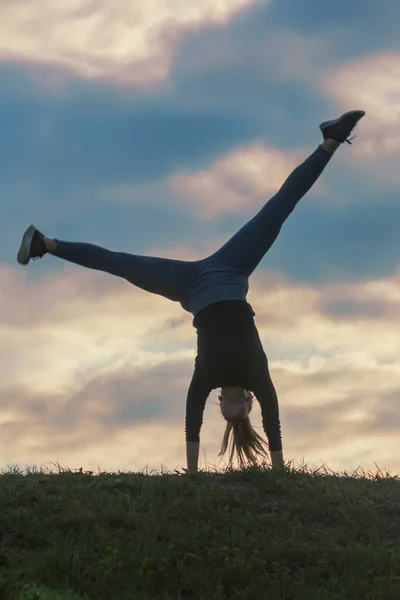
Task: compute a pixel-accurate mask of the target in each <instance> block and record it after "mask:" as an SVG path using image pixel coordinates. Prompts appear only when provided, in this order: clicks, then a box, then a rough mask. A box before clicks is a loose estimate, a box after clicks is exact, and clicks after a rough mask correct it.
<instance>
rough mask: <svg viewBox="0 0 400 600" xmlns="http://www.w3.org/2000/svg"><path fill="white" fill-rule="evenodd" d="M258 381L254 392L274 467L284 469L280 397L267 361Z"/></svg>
mask: <svg viewBox="0 0 400 600" xmlns="http://www.w3.org/2000/svg"><path fill="white" fill-rule="evenodd" d="M257 379H258V381H257V384H256V386H255V389H254V390H253V392H254V395H255V396H256V398H257V400H258V401H259V403H260V406H261V416H262V423H263V428H264V431H265V434H266V436H267V439H268V446H269V452H270V455H271V462H272V466H273V467H283V465H284V461H283V451H282V434H281V423H280V419H279V405H278V396H277V394H276V390H275V387H274V384H273V383H272V379H271V376H270V374H269V369H268V361H267V360H266V363H265V366H264V367H263V369H262V373H260V376H259V377H258V378H257Z"/></svg>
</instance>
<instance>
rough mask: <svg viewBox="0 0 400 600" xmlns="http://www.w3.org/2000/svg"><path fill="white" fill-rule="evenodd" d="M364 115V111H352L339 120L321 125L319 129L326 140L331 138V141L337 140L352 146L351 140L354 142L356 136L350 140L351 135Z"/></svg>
mask: <svg viewBox="0 0 400 600" xmlns="http://www.w3.org/2000/svg"><path fill="white" fill-rule="evenodd" d="M364 115H365V111H364V110H351V111H350V112H347V113H344V114H343V115H342V116H341V117H339V118H338V119H333V121H325V122H324V123H321V125H320V126H319V128H320V130H321V131H322V135H323V136H324V140H326V139H328V138H329V139H331V140H336V141H337V142H340V143H341V144H343V143H344V142H347V143H348V144H351V140H353V139H354V137H355V136H354V137H352V138H351V139H349V135H350V134H351V132H352V131H353V129H354V127H355V126H356V125H357V123H358V121H359V120H360V119H362V117H363V116H364Z"/></svg>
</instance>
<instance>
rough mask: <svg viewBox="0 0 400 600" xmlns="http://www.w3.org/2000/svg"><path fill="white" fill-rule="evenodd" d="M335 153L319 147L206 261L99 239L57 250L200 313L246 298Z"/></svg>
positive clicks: (65, 244)
mask: <svg viewBox="0 0 400 600" xmlns="http://www.w3.org/2000/svg"><path fill="white" fill-rule="evenodd" d="M331 157H332V155H331V154H330V153H328V152H326V151H325V150H323V149H322V148H321V147H320V146H319V147H318V148H317V149H316V150H315V152H313V154H311V155H310V156H309V157H308V158H307V159H306V160H305V161H304V162H303V163H302V164H301V165H300V166H298V167H297V168H296V169H295V170H294V171H293V172H292V173H291V175H290V176H289V177H288V179H287V180H286V181H285V183H284V184H283V186H282V187H281V189H280V190H279V191H278V192H277V193H276V194H275V196H273V197H272V198H271V199H270V200H269V201H268V202H267V203H266V204H265V205H264V206H263V208H262V209H261V210H260V211H259V212H258V213H257V214H256V215H255V216H254V217H253V218H252V219H251V220H250V221H248V223H246V224H245V225H244V226H243V227H242V228H241V229H240V230H239V231H238V232H237V233H236V234H235V235H234V236H233V237H232V238H231V239H230V240H228V242H226V244H224V245H223V246H222V247H221V248H220V249H219V250H218V251H217V252H215V253H214V254H212V255H211V256H208V257H207V258H204V259H202V260H198V261H183V260H172V259H168V258H157V257H152V256H140V255H136V254H127V253H124V252H113V251H111V250H107V249H105V248H101V247H99V246H95V245H93V244H85V243H75V242H63V241H59V242H58V246H57V250H56V251H55V252H54V255H55V256H58V257H59V258H62V259H64V260H68V261H69V262H72V263H75V264H77V265H81V266H83V267H87V268H89V269H95V270H97V271H105V272H106V273H110V274H112V275H117V276H118V277H122V278H123V279H126V280H127V281H128V282H129V283H132V284H133V285H135V286H137V287H139V288H141V289H143V290H146V291H148V292H151V293H153V294H158V295H160V296H164V297H165V298H168V299H169V300H173V301H175V302H180V303H181V305H182V307H183V308H184V309H185V310H187V311H188V312H191V313H192V314H193V315H194V316H195V315H196V314H197V313H198V312H199V311H200V310H202V309H203V308H205V307H206V306H208V305H209V304H213V303H215V302H219V301H221V300H246V296H247V292H248V289H249V277H250V275H251V274H252V273H253V271H254V269H255V268H256V267H257V265H258V264H259V263H260V261H261V260H262V258H263V257H264V256H265V254H266V253H267V252H268V250H269V249H270V248H271V246H272V244H273V243H274V241H275V240H276V238H277V237H278V234H279V232H280V230H281V228H282V225H283V224H284V222H285V221H286V219H287V218H288V216H289V215H290V213H291V212H292V211H293V209H294V208H295V206H296V204H297V203H298V202H299V200H301V198H302V197H303V196H304V195H305V194H306V193H307V192H308V190H309V189H310V188H311V187H312V185H313V184H314V183H315V182H316V180H317V179H318V177H319V176H320V174H321V173H322V171H323V170H324V168H325V167H326V165H327V164H328V162H329V160H330V158H331ZM216 201H218V199H216Z"/></svg>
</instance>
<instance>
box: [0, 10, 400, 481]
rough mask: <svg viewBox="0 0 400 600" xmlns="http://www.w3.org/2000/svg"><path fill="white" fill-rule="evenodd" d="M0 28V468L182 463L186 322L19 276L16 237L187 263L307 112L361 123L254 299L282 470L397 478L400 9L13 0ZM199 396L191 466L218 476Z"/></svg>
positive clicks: (1, 13)
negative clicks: (292, 467)
mask: <svg viewBox="0 0 400 600" xmlns="http://www.w3.org/2000/svg"><path fill="white" fill-rule="evenodd" d="M0 17H1V18H0V179H1V199H0V220H1V224H2V238H1V245H0V358H1V360H0V406H1V411H0V467H3V468H5V467H6V466H7V465H19V466H20V467H21V468H24V467H25V466H26V465H36V466H43V465H49V464H50V463H51V462H52V461H58V462H59V463H60V464H61V465H63V466H65V467H69V468H71V469H74V468H79V467H83V469H85V470H86V469H92V470H96V469H97V468H98V467H99V468H100V469H101V470H107V471H116V470H118V469H120V470H132V471H135V470H142V469H143V468H145V467H147V468H149V469H159V468H160V465H163V466H165V467H166V468H167V469H170V470H173V469H175V468H176V467H184V466H186V465H185V442H184V416H185V414H184V413H185V402H186V391H187V387H188V385H189V382H190V378H191V373H192V368H193V360H194V356H195V350H196V333H195V330H194V329H193V327H192V317H191V315H190V314H189V313H186V312H184V311H183V310H182V308H181V307H180V305H179V304H176V303H172V302H170V301H168V300H165V299H163V298H161V297H157V296H152V295H150V294H148V293H146V292H144V291H141V290H138V289H136V288H134V287H133V286H131V285H129V284H128V283H127V282H125V281H123V280H118V279H117V278H113V277H112V276H110V275H106V274H102V273H96V272H94V271H89V270H85V269H83V268H80V267H77V266H73V265H70V264H67V263H63V262H62V261H61V260H59V259H57V258H54V257H51V256H46V257H44V258H43V259H42V260H39V261H37V262H35V263H33V264H32V263H31V264H29V265H28V267H26V268H24V267H21V266H20V265H18V264H17V262H16V253H17V250H18V246H19V243H20V238H21V235H22V233H23V231H24V230H25V229H26V227H27V226H28V225H30V224H31V223H34V224H35V225H36V226H37V227H38V228H39V229H41V230H42V231H43V232H44V233H45V235H47V236H48V237H55V238H58V239H63V240H70V241H86V242H91V243H95V244H98V245H102V246H105V247H107V248H110V249H114V250H120V251H125V252H132V253H137V254H150V255H154V256H165V257H170V258H180V259H188V260H190V259H197V258H202V257H204V256H206V255H208V254H210V253H211V252H213V251H214V250H216V249H217V248H218V247H219V246H220V245H221V244H222V243H223V242H225V241H226V240H227V239H228V238H229V237H230V236H231V235H232V234H233V233H234V232H235V231H236V229H238V228H239V227H240V226H241V225H242V224H244V223H245V222H246V220H248V219H249V218H250V217H252V216H253V215H254V214H255V212H257V211H258V210H259V208H260V207H261V206H262V205H263V203H264V202H266V200H267V199H268V198H269V197H270V196H271V195H273V193H274V192H275V191H276V190H277V189H278V188H279V187H280V185H281V184H282V183H283V181H284V179H285V177H286V176H287V175H288V174H289V173H290V171H291V169H292V168H293V167H295V166H296V165H297V164H298V163H299V162H300V161H302V160H303V159H304V158H306V157H307V156H308V154H310V153H311V152H312V151H313V150H314V149H315V147H316V146H317V145H318V144H319V143H320V139H321V138H320V132H319V130H318V125H319V123H320V122H321V121H324V120H327V119H331V118H335V117H336V116H338V115H339V114H341V113H342V112H344V111H347V110H351V109H364V110H365V111H366V112H367V115H366V117H365V118H364V119H363V120H362V121H361V123H360V125H359V127H358V128H357V131H356V133H357V135H358V137H357V138H356V139H355V140H354V142H353V145H352V146H348V145H347V144H346V145H344V146H343V147H341V148H340V149H339V151H338V152H337V154H336V155H335V157H334V158H333V160H332V161H331V163H330V164H329V165H328V167H327V169H326V171H325V172H324V174H323V176H322V177H321V179H320V180H319V181H318V183H317V185H316V186H315V187H314V188H313V190H312V192H311V193H310V194H309V195H308V196H307V197H306V198H305V199H304V200H303V201H302V203H301V205H299V207H298V208H297V209H296V211H295V212H294V213H293V215H292V216H291V217H290V219H289V220H288V221H287V223H286V225H285V227H284V229H283V231H282V233H281V235H280V237H279V240H278V241H277V242H276V244H275V245H274V246H273V248H272V250H271V251H270V252H269V253H268V255H267V256H266V257H265V259H264V260H263V262H262V263H261V265H260V266H259V268H258V269H257V271H256V273H255V274H254V275H253V277H252V279H251V280H250V293H249V296H248V300H249V302H250V303H251V304H252V306H253V308H254V310H255V312H256V315H257V317H256V323H257V325H258V327H259V331H260V335H261V338H262V341H263V344H264V347H265V351H266V353H267V355H268V358H269V361H270V369H271V375H272V378H273V380H274V382H275V385H276V388H277V391H278V396H279V402H280V410H281V421H282V432H283V443H284V454H285V457H286V458H287V459H293V460H294V461H295V463H301V462H303V461H305V462H307V463H309V464H311V465H316V466H318V465H320V464H322V463H325V464H327V465H328V466H329V467H331V468H332V469H334V470H353V469H356V468H357V467H358V466H361V467H363V468H364V469H366V470H369V469H372V470H373V469H374V468H375V467H374V463H376V464H377V465H378V466H380V467H385V468H388V469H389V470H391V471H392V472H397V471H400V441H399V440H400V435H399V432H400V329H399V317H400V194H399V191H400V163H399V159H400V37H399V23H400V3H399V2H394V1H393V0H381V1H380V3H377V2H376V0H352V1H351V2H349V1H348V0H346V1H345V0H336V2H321V0H303V1H302V2H299V1H298V0H270V1H265V0H264V1H257V0H146V1H143V2H140V3H138V2H130V3H129V2H126V0H86V1H85V0H35V2H29V1H28V0H13V1H8V2H2V3H1V6H0ZM216 400H217V396H216V393H215V392H214V393H213V394H212V395H211V396H210V399H209V401H208V403H207V407H206V411H205V415H204V425H203V428H202V432H201V442H202V444H201V454H200V456H201V464H200V466H201V467H203V466H204V465H205V462H207V463H209V464H212V465H218V466H220V467H222V466H223V465H224V464H225V463H224V461H220V459H217V453H218V448H219V444H220V442H221V438H222V434H223V431H224V427H225V423H224V420H223V418H222V417H221V415H220V412H219V409H218V406H217V405H216ZM252 421H253V424H254V425H255V426H257V427H261V420H260V410H259V407H258V404H257V405H256V406H255V408H254V411H253V413H252Z"/></svg>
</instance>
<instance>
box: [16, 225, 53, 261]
mask: <svg viewBox="0 0 400 600" xmlns="http://www.w3.org/2000/svg"><path fill="white" fill-rule="evenodd" d="M46 252H47V250H46V244H45V242H44V235H43V233H41V232H40V231H39V230H38V229H36V227H35V226H34V225H30V226H29V227H28V229H27V230H26V231H25V233H24V235H23V237H22V242H21V246H20V248H19V250H18V254H17V261H18V262H19V264H20V265H27V264H28V262H29V261H30V260H31V258H33V260H35V259H38V258H42V256H43V255H44V254H46Z"/></svg>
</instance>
